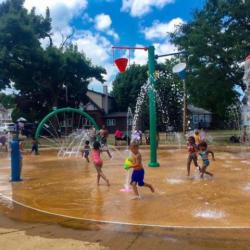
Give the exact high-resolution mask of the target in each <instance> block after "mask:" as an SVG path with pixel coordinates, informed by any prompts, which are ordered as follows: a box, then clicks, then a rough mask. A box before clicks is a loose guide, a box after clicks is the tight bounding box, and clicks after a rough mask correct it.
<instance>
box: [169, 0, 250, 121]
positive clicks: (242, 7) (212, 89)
mask: <svg viewBox="0 0 250 250" xmlns="http://www.w3.org/2000/svg"><path fill="white" fill-rule="evenodd" d="M249 9H250V1H239V0H208V1H206V3H205V6H204V8H203V9H202V10H199V11H195V12H194V14H193V21H191V22H189V23H187V24H184V25H182V26H181V27H180V29H179V30H178V31H177V32H176V33H174V34H172V42H174V43H175V44H176V45H177V46H178V47H179V48H180V49H185V50H186V51H187V52H188V65H189V77H188V79H187V83H188V84H187V86H188V93H189V97H190V101H191V102H192V103H193V104H194V105H197V106H200V107H203V108H206V109H208V110H211V111H212V112H213V113H215V114H217V115H218V116H219V117H221V118H224V116H225V111H226V109H227V107H229V106H230V105H231V104H233V103H236V102H237V100H238V95H239V94H238V92H237V91H236V90H235V89H236V88H237V86H238V88H242V89H244V87H245V86H244V84H243V82H242V76H243V69H242V68H240V66H239V62H241V61H242V60H244V58H245V57H246V55H247V54H248V53H249V51H250V43H249V41H250V15H249Z"/></svg>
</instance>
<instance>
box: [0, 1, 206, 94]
mask: <svg viewBox="0 0 250 250" xmlns="http://www.w3.org/2000/svg"><path fill="white" fill-rule="evenodd" d="M3 1H5V0H0V3H1V2H3ZM204 1H205V0H42V1H41V0H25V3H24V6H25V7H26V8H27V9H28V10H30V9H31V8H32V7H33V6H35V7H36V9H37V13H39V14H44V13H45V9H46V7H49V8H50V11H51V16H52V20H53V22H52V27H53V39H54V43H55V45H58V46H59V45H60V43H61V42H62V40H63V37H65V36H67V35H68V34H71V33H72V31H73V30H75V33H74V36H73V38H72V42H73V43H75V44H77V45H78V48H79V50H81V51H83V52H84V53H85V54H86V55H87V57H89V58H90V59H91V60H92V62H93V64H96V65H101V66H103V67H104V68H105V69H106V70H107V75H106V76H105V79H106V80H107V83H108V85H109V89H112V79H114V77H115V75H116V74H117V73H118V72H117V69H116V68H115V67H114V65H113V56H112V49H111V47H112V45H130V46H136V45H146V46H147V45H151V44H153V45H155V47H156V52H157V53H159V54H160V53H169V52H172V51H176V49H177V48H175V46H174V45H173V44H170V42H169V37H168V35H167V32H172V31H174V30H175V29H176V28H177V26H178V25H179V24H181V23H183V22H188V21H190V20H191V18H192V12H193V11H194V10H195V9H197V8H198V9H200V8H202V6H203V4H204ZM41 43H42V45H43V46H47V45H48V41H46V40H44V41H41ZM115 56H116V57H119V56H122V53H121V52H119V51H117V52H116V54H115ZM146 57H147V53H145V52H144V51H135V53H132V55H131V62H135V63H138V64H144V63H145V62H146ZM89 88H90V89H95V90H101V89H102V85H101V84H100V83H98V82H96V80H93V81H91V84H90V86H89Z"/></svg>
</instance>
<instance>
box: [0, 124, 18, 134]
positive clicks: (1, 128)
mask: <svg viewBox="0 0 250 250" xmlns="http://www.w3.org/2000/svg"><path fill="white" fill-rule="evenodd" d="M14 128H15V124H14V123H2V124H1V125H0V133H3V132H13V131H14Z"/></svg>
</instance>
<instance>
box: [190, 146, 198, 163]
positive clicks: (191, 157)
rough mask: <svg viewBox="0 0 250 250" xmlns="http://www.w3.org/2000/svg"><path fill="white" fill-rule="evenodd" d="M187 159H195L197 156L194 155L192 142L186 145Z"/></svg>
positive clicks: (194, 150)
mask: <svg viewBox="0 0 250 250" xmlns="http://www.w3.org/2000/svg"><path fill="white" fill-rule="evenodd" d="M188 153H189V155H188V159H189V160H196V159H197V156H196V147H195V145H193V144H189V145H188Z"/></svg>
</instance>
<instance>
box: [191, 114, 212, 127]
mask: <svg viewBox="0 0 250 250" xmlns="http://www.w3.org/2000/svg"><path fill="white" fill-rule="evenodd" d="M190 116H191V119H190V122H191V127H192V128H198V127H204V128H210V126H211V123H212V114H195V113H194V114H190Z"/></svg>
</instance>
